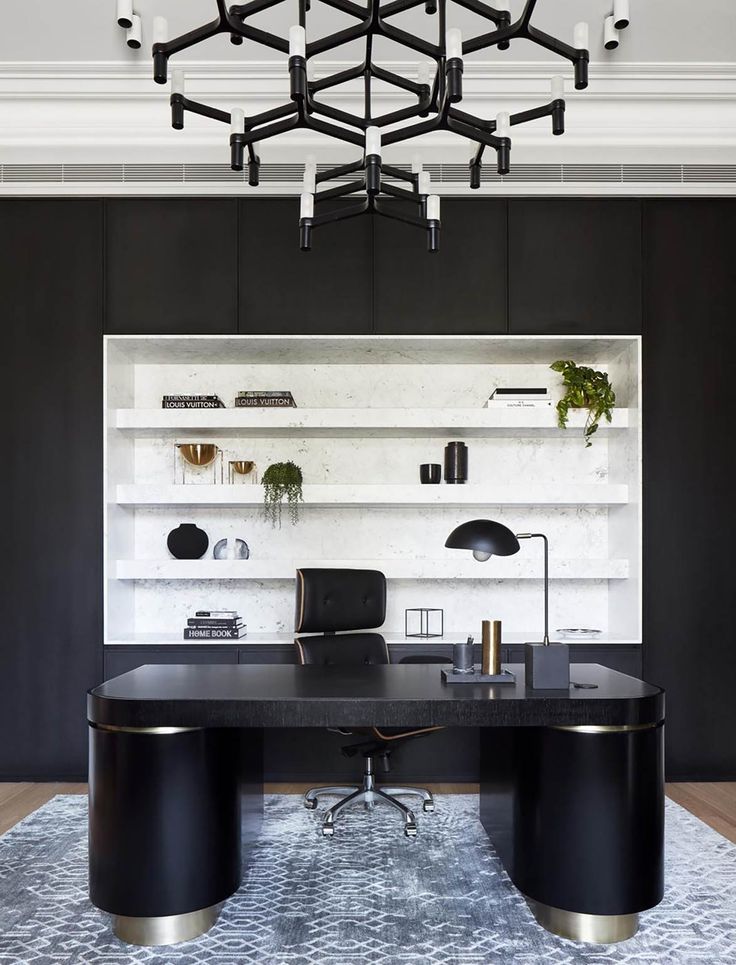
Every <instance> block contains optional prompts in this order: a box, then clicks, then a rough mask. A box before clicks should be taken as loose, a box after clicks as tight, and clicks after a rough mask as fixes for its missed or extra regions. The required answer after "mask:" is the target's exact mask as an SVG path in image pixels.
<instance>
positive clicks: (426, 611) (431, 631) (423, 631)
mask: <svg viewBox="0 0 736 965" xmlns="http://www.w3.org/2000/svg"><path fill="white" fill-rule="evenodd" d="M410 613H412V614H419V629H418V630H417V629H416V628H415V627H412V629H411V631H410V630H409V614H410ZM437 613H439V630H438V629H437V626H436V625H435V626H432V623H433V622H434V624H436V623H437V617H436V616H435V617H434V618H433V617H432V614H437ZM412 622H413V623H416V618H415V617H412ZM444 632H445V612H444V610H441V609H439V607H425V606H420V607H409V608H408V609H406V610H404V636H405V637H421V638H422V639H423V640H429V639H430V638H431V637H441V636H442V635H443V634H444Z"/></svg>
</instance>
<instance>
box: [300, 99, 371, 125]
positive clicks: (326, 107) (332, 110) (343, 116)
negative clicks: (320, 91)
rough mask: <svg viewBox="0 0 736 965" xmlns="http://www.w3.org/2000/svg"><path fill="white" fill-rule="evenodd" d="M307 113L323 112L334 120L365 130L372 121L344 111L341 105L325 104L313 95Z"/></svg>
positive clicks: (323, 114) (322, 113) (324, 115)
mask: <svg viewBox="0 0 736 965" xmlns="http://www.w3.org/2000/svg"><path fill="white" fill-rule="evenodd" d="M307 113H308V114H310V115H311V114H312V113H315V114H321V115H322V116H323V117H329V118H331V119H332V120H333V121H342V122H343V124H349V125H350V126H351V127H357V128H358V129H359V130H365V128H366V127H368V126H369V125H370V123H371V122H370V120H365V119H364V118H362V117H358V115H357V114H350V113H349V112H348V111H342V110H340V108H339V107H332V105H331V104H324V103H322V102H321V101H318V100H316V98H313V97H310V98H309V103H308V106H307Z"/></svg>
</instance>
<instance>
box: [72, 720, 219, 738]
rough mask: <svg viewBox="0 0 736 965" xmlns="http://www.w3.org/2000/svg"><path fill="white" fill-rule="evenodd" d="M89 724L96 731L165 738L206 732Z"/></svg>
mask: <svg viewBox="0 0 736 965" xmlns="http://www.w3.org/2000/svg"><path fill="white" fill-rule="evenodd" d="M87 723H88V724H89V726H90V727H94V728H95V730H109V731H111V732H112V733H115V734H156V735H157V736H159V737H165V736H166V735H167V734H188V733H189V732H190V731H193V730H204V728H203V727H119V726H118V725H117V724H95V723H93V722H92V721H91V720H88V721H87Z"/></svg>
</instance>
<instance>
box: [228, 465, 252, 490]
mask: <svg viewBox="0 0 736 965" xmlns="http://www.w3.org/2000/svg"><path fill="white" fill-rule="evenodd" d="M246 476H249V477H250V482H251V483H252V484H254V485H255V484H256V483H257V482H258V467H257V466H256V464H255V463H254V462H253V460H252V459H231V460H230V461H229V462H228V464H227V478H228V482H229V483H230V485H231V486H234V485H235V483H236V481H237V480H238V479H241V480H243V482H245V478H246Z"/></svg>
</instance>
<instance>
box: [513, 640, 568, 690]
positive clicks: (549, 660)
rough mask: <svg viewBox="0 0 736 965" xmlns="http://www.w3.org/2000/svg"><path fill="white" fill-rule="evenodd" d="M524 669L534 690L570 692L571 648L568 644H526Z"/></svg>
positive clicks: (527, 680) (527, 682)
mask: <svg viewBox="0 0 736 965" xmlns="http://www.w3.org/2000/svg"><path fill="white" fill-rule="evenodd" d="M524 668H525V670H526V685H527V687H531V688H532V690H568V689H569V687H570V648H569V647H568V645H567V644H566V643H550V644H548V645H547V646H545V645H544V644H543V643H525V644H524Z"/></svg>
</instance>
